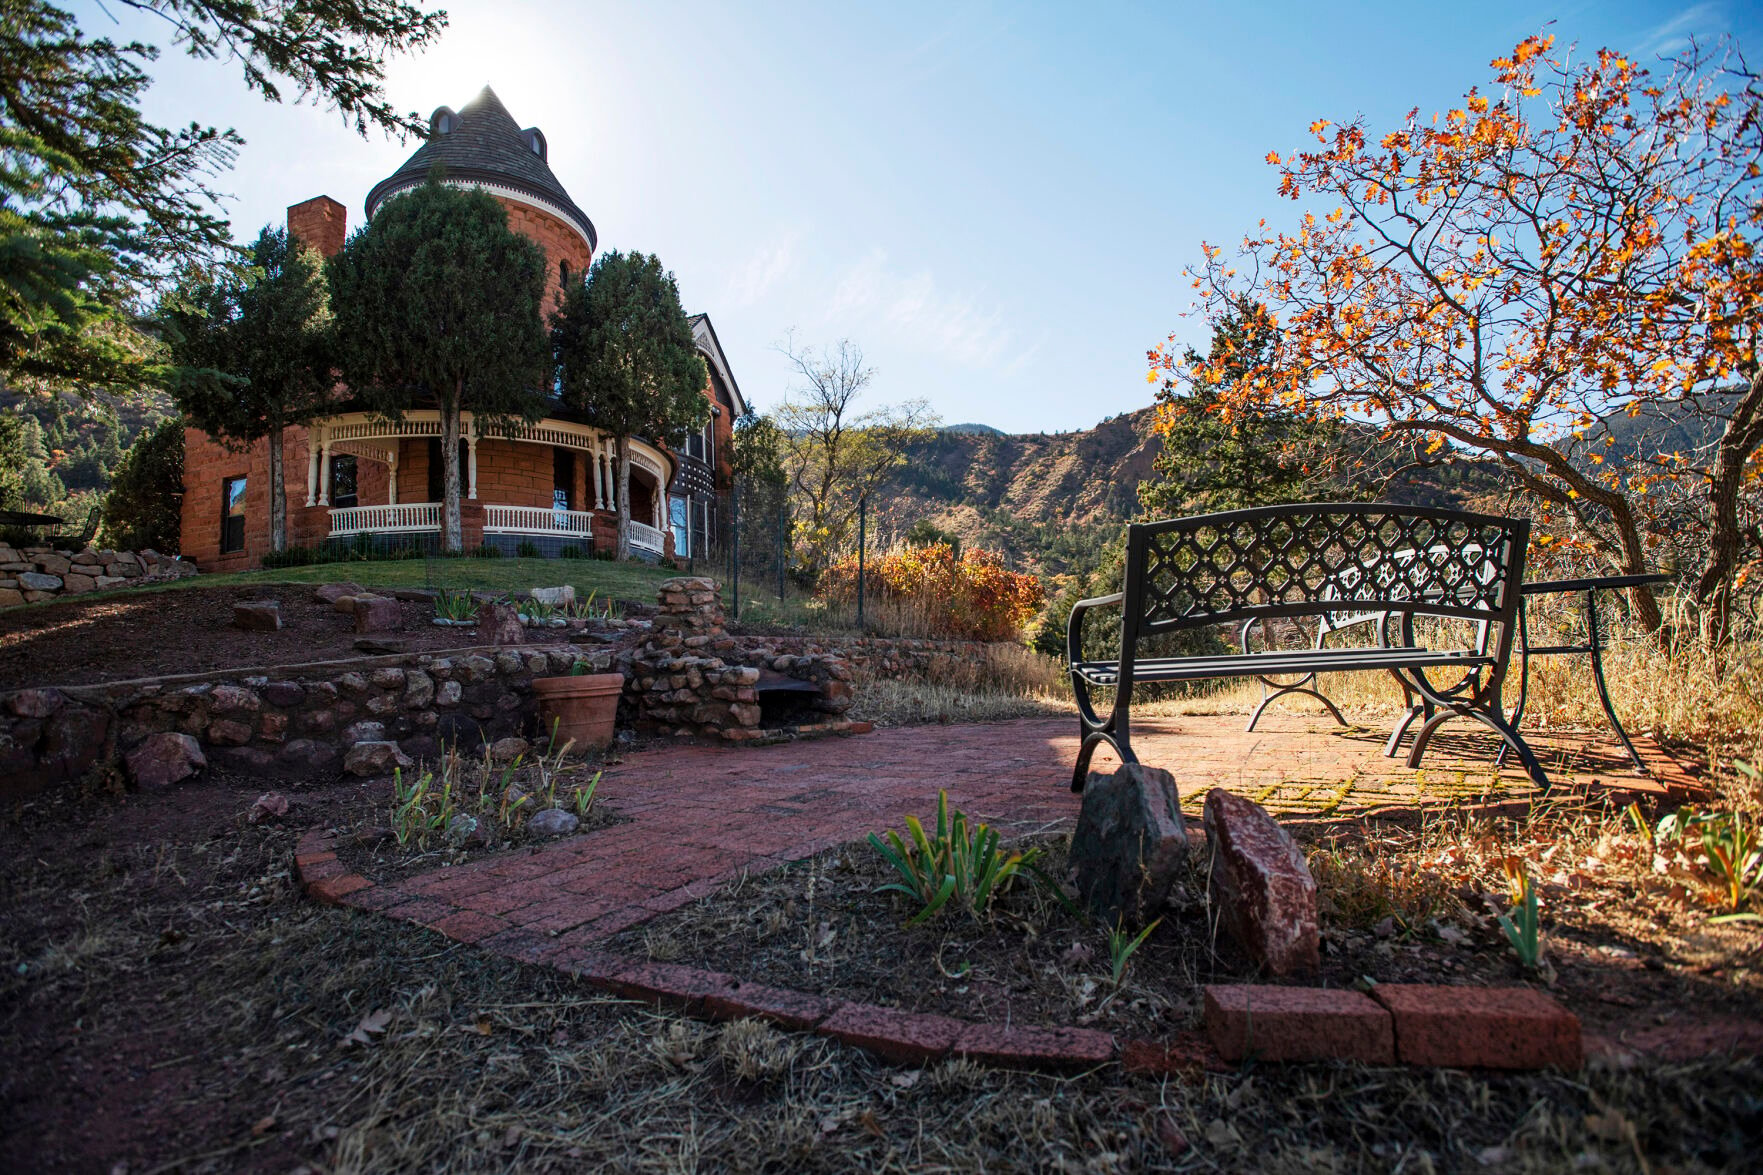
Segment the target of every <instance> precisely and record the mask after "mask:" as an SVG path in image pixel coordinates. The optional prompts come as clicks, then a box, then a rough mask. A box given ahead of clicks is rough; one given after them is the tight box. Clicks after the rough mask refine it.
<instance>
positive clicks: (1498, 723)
mask: <svg viewBox="0 0 1763 1175" xmlns="http://www.w3.org/2000/svg"><path fill="white" fill-rule="evenodd" d="M1459 716H1461V717H1464V718H1474V719H1475V720H1476V721H1478V722H1480V723H1482V724H1483V725H1485V726H1487V727H1489V728H1490V729H1492V730H1493V732H1494V733H1495V734H1497V735H1499V736H1500V738H1501V739H1502V740H1504V742H1505V744H1506V746H1508V747H1510V748H1512V750H1514V751H1516V752H1517V753H1518V761H1519V762H1520V763H1522V764H1523V765H1524V773H1525V774H1526V775H1528V776H1530V780H1531V782H1532V783H1534V784H1536V785H1537V786H1538V787H1540V788H1542V789H1543V790H1544V791H1547V790H1549V776H1548V774H1547V773H1546V772H1545V771H1544V770H1543V765H1542V763H1540V762H1538V760H1537V757H1536V752H1534V751H1532V750H1531V749H1530V744H1529V743H1527V742H1525V741H1524V737H1523V736H1522V735H1520V734H1519V733H1518V731H1516V730H1514V729H1513V727H1512V724H1511V723H1509V722H1507V721H1506V720H1505V719H1504V718H1502V717H1500V716H1499V715H1497V714H1494V713H1491V712H1490V711H1487V710H1483V709H1481V708H1479V707H1476V708H1465V709H1462V710H1458V709H1454V708H1453V709H1440V710H1439V712H1438V713H1436V714H1434V715H1433V716H1432V717H1431V718H1429V719H1427V720H1426V724H1425V725H1424V726H1422V727H1421V728H1420V730H1419V732H1418V733H1417V734H1415V736H1414V746H1413V747H1412V748H1411V749H1410V750H1409V752H1408V766H1410V767H1419V766H1420V757H1421V756H1422V755H1424V754H1425V753H1426V745H1427V744H1428V743H1430V742H1431V741H1432V736H1433V732H1434V731H1436V730H1437V729H1438V728H1439V727H1440V726H1442V725H1444V723H1445V722H1446V720H1448V719H1451V718H1456V717H1459Z"/></svg>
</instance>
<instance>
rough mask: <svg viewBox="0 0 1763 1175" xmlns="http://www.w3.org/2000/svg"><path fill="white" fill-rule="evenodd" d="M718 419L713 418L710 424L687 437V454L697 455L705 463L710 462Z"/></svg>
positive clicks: (689, 455)
mask: <svg viewBox="0 0 1763 1175" xmlns="http://www.w3.org/2000/svg"><path fill="white" fill-rule="evenodd" d="M715 428H716V420H715V418H714V417H712V418H711V421H710V423H709V424H706V425H705V426H704V427H703V428H701V429H699V430H698V431H697V432H695V433H692V434H690V435H689V436H687V437H686V456H688V457H696V458H697V459H698V460H700V461H702V462H704V463H705V464H709V463H710V448H711V444H712V441H713V438H714V437H715V435H716V434H715V431H714V430H715Z"/></svg>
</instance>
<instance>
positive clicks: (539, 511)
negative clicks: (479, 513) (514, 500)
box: [484, 503, 594, 538]
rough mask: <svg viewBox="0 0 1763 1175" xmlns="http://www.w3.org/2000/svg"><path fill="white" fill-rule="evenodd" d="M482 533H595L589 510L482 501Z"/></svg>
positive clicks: (584, 536) (582, 534)
mask: <svg viewBox="0 0 1763 1175" xmlns="http://www.w3.org/2000/svg"><path fill="white" fill-rule="evenodd" d="M484 533H485V534H568V535H579V536H581V537H583V538H587V537H589V536H591V535H592V534H593V533H594V515H593V512H592V511H589V510H547V509H545V508H544V507H543V506H491V505H489V504H488V503H486V504H485V505H484Z"/></svg>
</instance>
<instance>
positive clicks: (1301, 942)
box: [1206, 787, 1321, 975]
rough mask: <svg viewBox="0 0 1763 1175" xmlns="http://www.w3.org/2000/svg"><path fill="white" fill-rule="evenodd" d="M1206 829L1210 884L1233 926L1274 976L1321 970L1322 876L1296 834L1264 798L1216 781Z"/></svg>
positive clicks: (1235, 933) (1226, 920)
mask: <svg viewBox="0 0 1763 1175" xmlns="http://www.w3.org/2000/svg"><path fill="white" fill-rule="evenodd" d="M1206 835H1207V838H1208V839H1209V840H1210V841H1211V843H1212V873H1211V877H1210V878H1209V879H1208V882H1207V884H1208V885H1209V887H1210V889H1211V893H1212V908H1213V909H1215V910H1217V911H1219V914H1220V916H1221V919H1222V921H1223V923H1224V928H1225V930H1226V932H1227V933H1229V935H1230V936H1231V938H1233V939H1235V940H1236V942H1237V944H1238V945H1239V946H1241V947H1242V948H1243V950H1244V951H1246V952H1247V953H1248V955H1249V957H1250V958H1252V959H1254V960H1255V962H1256V963H1258V964H1259V965H1261V966H1263V967H1265V968H1267V969H1268V970H1269V971H1271V972H1273V973H1274V974H1275V975H1290V974H1292V973H1294V972H1298V971H1314V970H1315V969H1316V968H1317V966H1318V965H1319V963H1320V961H1321V959H1320V946H1321V936H1320V934H1319V933H1318V931H1317V925H1316V881H1315V879H1314V878H1312V877H1311V876H1310V869H1309V866H1307V865H1305V864H1304V854H1303V853H1301V852H1299V851H1298V846H1297V844H1296V843H1295V842H1293V840H1292V838H1291V836H1290V834H1288V833H1287V832H1286V830H1285V829H1283V828H1281V827H1280V826H1279V825H1278V823H1276V822H1275V821H1274V819H1273V817H1271V816H1269V815H1268V814H1267V811H1266V809H1264V808H1262V807H1261V805H1260V804H1257V803H1255V802H1254V801H1253V800H1246V799H1244V798H1243V797H1242V796H1238V795H1233V794H1232V793H1230V792H1228V791H1225V790H1224V789H1223V788H1221V787H1215V788H1213V789H1212V791H1211V792H1210V793H1208V794H1207V796H1206Z"/></svg>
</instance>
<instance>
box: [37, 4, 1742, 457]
mask: <svg viewBox="0 0 1763 1175" xmlns="http://www.w3.org/2000/svg"><path fill="white" fill-rule="evenodd" d="M72 7H73V8H74V10H75V11H76V12H77V13H78V15H79V17H80V20H81V24H82V27H83V28H84V29H85V30H86V31H87V32H88V33H90V34H94V35H99V34H104V35H110V36H113V37H118V38H121V37H125V36H138V37H142V38H144V39H149V40H155V39H161V30H162V26H159V25H158V24H157V23H156V22H155V21H154V20H153V19H152V18H146V17H141V16H139V15H136V14H132V13H130V12H129V11H128V10H127V9H122V8H120V6H115V5H113V6H111V10H112V11H114V12H116V14H117V16H118V17H120V18H121V23H120V24H119V23H117V22H115V21H113V20H112V19H111V17H110V16H109V15H107V13H106V12H105V11H104V10H103V9H102V8H100V7H99V6H98V5H97V4H95V3H89V2H85V0H82V2H80V3H76V4H73V5H72ZM445 7H446V8H447V9H448V11H449V13H450V14H451V17H452V23H451V27H450V28H449V30H448V31H447V33H446V34H445V36H444V37H443V39H442V41H441V43H440V44H439V45H438V46H437V47H436V48H434V49H433V50H431V51H430V52H428V53H426V54H424V55H422V56H421V57H416V58H406V59H401V60H399V61H397V62H395V63H394V64H393V65H392V67H391V70H390V74H389V84H388V90H389V93H390V96H391V98H392V100H393V101H394V102H395V103H396V104H397V105H399V106H400V107H402V108H404V109H409V110H416V111H419V112H421V113H422V114H423V115H425V116H426V115H427V114H428V112H429V111H430V110H432V109H433V108H434V107H436V106H439V105H443V104H445V105H450V106H453V107H458V106H460V105H462V104H464V103H465V102H466V101H468V100H470V98H471V97H472V96H473V95H475V94H476V93H477V91H478V90H479V88H480V87H482V86H483V85H484V84H486V83H488V84H489V85H491V86H493V87H494V88H495V90H496V92H497V93H498V94H499V95H500V96H501V98H502V100H503V102H504V103H505V104H506V105H507V107H508V109H509V110H510V112H511V113H512V114H513V115H514V117H515V118H516V119H517V120H518V121H519V122H520V123H521V125H523V126H531V125H537V126H539V127H540V128H542V129H543V130H544V132H545V135H546V138H547V140H548V142H549V147H550V161H551V166H552V168H553V170H554V171H555V172H556V173H557V176H558V178H559V179H560V180H561V181H562V182H563V184H564V186H565V187H566V188H568V190H569V192H570V194H571V195H572V196H573V197H574V198H575V201H576V203H578V204H579V205H581V207H582V208H583V209H585V210H586V211H587V213H588V215H589V216H590V217H592V218H593V221H594V224H595V227H596V228H597V229H598V230H599V234H600V243H601V248H602V249H605V248H620V249H640V250H642V251H645V252H653V253H657V254H659V255H660V257H661V258H662V260H663V261H664V262H665V263H666V264H667V265H668V266H669V267H670V268H672V269H673V270H674V272H675V274H676V276H677V277H678V279H679V285H680V291H681V294H682V295H683V297H684V300H685V303H686V307H687V309H688V310H690V311H694V312H696V311H706V312H708V313H709V314H710V316H711V318H712V320H713V321H714V322H715V323H716V326H717V331H718V334H719V336H720V337H721V339H722V341H723V344H724V346H725V347H726V348H727V350H728V351H729V353H730V359H731V362H732V365H733V367H734V371H735V377H736V379H737V380H739V382H740V384H741V388H742V391H743V392H744V393H745V394H746V396H747V398H748V400H749V402H751V403H753V404H754V405H755V406H757V407H759V408H761V409H763V408H764V407H766V406H767V405H770V404H773V403H775V402H776V401H777V399H778V398H779V397H780V396H781V395H782V394H783V393H784V392H785V391H786V389H787V388H788V386H789V372H788V369H787V365H786V363H785V361H784V360H783V358H782V356H781V355H779V354H778V353H777V351H776V349H775V348H776V346H777V345H778V344H779V343H781V342H782V341H783V340H784V339H785V338H786V336H787V335H788V333H789V332H790V331H792V330H793V331H794V334H795V338H796V340H797V342H799V343H807V344H824V343H830V342H832V341H834V340H837V339H839V338H843V337H848V338H850V339H852V340H853V341H855V342H856V343H858V344H859V345H860V346H861V347H862V348H863V349H864V351H865V353H866V355H867V357H868V359H869V361H870V363H871V364H872V365H873V366H874V368H875V370H876V378H875V383H874V386H873V391H872V393H871V398H872V402H874V403H886V402H894V401H899V400H904V399H909V398H914V397H919V398H923V399H926V400H928V401H929V402H930V403H931V406H932V407H933V408H934V409H935V410H936V411H937V412H938V413H939V414H940V415H941V416H942V418H943V419H944V421H946V422H949V423H954V422H958V421H979V422H982V423H986V424H990V425H994V426H996V427H999V428H1003V429H1006V430H1009V431H1013V432H1039V431H1042V430H1047V431H1059V430H1066V429H1074V428H1086V427H1089V426H1090V425H1093V424H1095V423H1096V422H1097V421H1098V420H1100V419H1102V418H1103V417H1105V416H1109V415H1113V414H1115V413H1119V412H1124V411H1130V410H1132V409H1134V408H1138V407H1142V406H1143V405H1145V404H1147V403H1149V401H1150V398H1151V388H1150V386H1149V385H1148V384H1147V383H1146V382H1145V370H1146V366H1145V351H1146V350H1147V349H1148V348H1149V347H1152V346H1154V345H1155V344H1157V343H1158V342H1160V341H1161V340H1162V339H1163V338H1165V337H1166V336H1167V335H1168V333H1169V332H1170V331H1171V330H1175V331H1177V332H1179V333H1181V334H1183V335H1188V336H1194V337H1198V336H1199V335H1201V334H1202V331H1201V329H1200V327H1199V326H1198V325H1197V324H1196V323H1195V322H1194V320H1192V319H1184V318H1183V317H1182V311H1183V310H1185V309H1186V308H1187V307H1188V302H1189V294H1190V291H1189V289H1188V286H1187V283H1186V282H1185V281H1184V280H1183V279H1182V277H1181V270H1182V267H1183V265H1184V264H1187V263H1188V262H1190V261H1191V260H1193V259H1194V258H1195V257H1196V256H1198V253H1199V245H1200V242H1201V241H1202V240H1211V241H1215V242H1216V241H1225V242H1229V241H1234V240H1235V239H1237V238H1238V237H1240V236H1241V235H1242V233H1243V232H1244V231H1245V230H1247V229H1249V228H1252V227H1253V226H1254V225H1255V223H1256V221H1257V220H1259V219H1260V218H1261V217H1263V216H1265V217H1268V218H1269V220H1270V222H1272V223H1275V224H1277V223H1281V222H1283V221H1284V220H1286V219H1288V218H1290V217H1292V216H1293V215H1294V214H1295V212H1296V209H1295V207H1294V205H1292V204H1291V203H1290V202H1289V201H1282V200H1280V199H1278V197H1277V196H1276V195H1275V193H1274V186H1275V183H1276V178H1275V174H1274V171H1273V169H1272V168H1270V167H1268V166H1267V165H1266V164H1265V163H1264V162H1263V159H1264V157H1265V156H1266V154H1267V152H1268V151H1270V150H1278V151H1281V152H1282V153H1283V152H1285V151H1286V150H1288V149H1289V148H1291V147H1293V146H1296V145H1299V144H1300V143H1302V142H1303V140H1304V128H1305V127H1306V126H1307V125H1308V124H1309V122H1310V121H1311V120H1312V119H1314V118H1318V117H1325V118H1329V119H1332V120H1334V121H1337V122H1340V121H1347V120H1349V119H1351V118H1352V117H1354V116H1355V115H1358V114H1363V115H1365V116H1366V117H1367V118H1368V119H1369V120H1370V123H1371V125H1372V126H1373V127H1378V126H1384V125H1388V124H1390V123H1392V122H1393V121H1395V120H1397V119H1399V118H1400V117H1401V116H1402V114H1403V113H1404V112H1405V111H1406V110H1407V109H1408V108H1409V107H1411V106H1416V105H1418V106H1420V107H1421V108H1422V110H1423V111H1430V110H1432V109H1437V108H1441V107H1443V106H1446V105H1448V104H1449V103H1451V102H1452V101H1453V99H1455V98H1456V97H1458V96H1459V95H1461V94H1462V92H1463V91H1464V90H1466V89H1467V88H1468V87H1469V86H1471V85H1475V84H1484V85H1485V83H1486V81H1487V78H1488V73H1489V71H1488V69H1487V62H1488V60H1489V59H1490V58H1492V57H1494V56H1497V55H1499V54H1501V53H1504V52H1506V51H1507V50H1509V49H1510V48H1511V47H1512V45H1513V44H1514V43H1515V42H1517V41H1518V40H1519V39H1521V38H1523V37H1524V36H1527V35H1529V34H1531V33H1534V32H1537V31H1539V29H1541V27H1542V26H1543V25H1544V23H1545V22H1547V21H1550V20H1553V21H1555V22H1556V23H1555V24H1554V26H1553V29H1552V31H1554V32H1555V33H1556V35H1557V37H1558V39H1559V40H1560V41H1565V42H1577V43H1578V44H1579V45H1580V46H1581V48H1582V49H1584V50H1590V49H1593V48H1596V47H1598V46H1602V45H1609V46H1612V47H1615V48H1618V49H1621V50H1623V51H1625V52H1630V53H1637V54H1641V55H1643V56H1650V55H1653V54H1656V53H1658V52H1661V51H1669V50H1670V49H1672V48H1673V47H1674V46H1677V45H1681V43H1682V40H1683V38H1684V37H1686V36H1688V35H1698V36H1705V35H1709V34H1715V33H1721V32H1731V33H1735V34H1736V35H1737V36H1738V37H1739V40H1740V44H1741V45H1742V46H1746V47H1748V48H1749V49H1750V51H1751V53H1752V56H1753V59H1755V58H1756V56H1757V55H1758V54H1763V37H1760V36H1759V35H1758V34H1759V32H1760V31H1763V30H1760V28H1759V25H1760V23H1763V22H1760V21H1759V16H1758V10H1757V9H1755V8H1753V7H1751V6H1749V5H1747V4H1743V3H1738V2H1727V3H1704V4H1697V5H1694V6H1684V5H1670V4H1648V3H1598V4H1593V3H1579V4H1564V5H1558V6H1555V7H1545V6H1538V5H1535V4H1507V3H1497V2H1485V3H1476V4H1442V5H1415V4H1384V5H1370V4H1365V5H1354V4H1339V3H1337V4H1328V5H1317V4H1284V3H1282V4H1267V5H1250V4H1241V3H1238V4H1228V5H1224V4H1221V5H1178V4H1153V5H1119V4H1111V5H1097V4H1069V5H1029V4H1005V3H948V2H944V3H931V4H920V3H892V4H888V5H879V4H878V5H870V6H864V7H857V6H853V5H844V4H831V5H829V4H793V3H754V4H741V5H736V4H729V3H702V4H675V3H636V2H634V0H632V2H629V3H622V4H610V3H600V2H577V3H540V2H537V0H524V2H496V3H479V2H475V0H456V2H454V3H450V4H446V5H445ZM162 48H163V49H164V54H163V56H162V58H161V60H160V62H159V63H158V64H157V65H156V66H155V76H156V78H157V83H156V85H155V87H154V89H153V91H152V93H151V95H150V98H149V102H148V110H149V113H150V114H151V115H152V116H153V117H155V118H156V119H159V120H161V121H164V122H169V123H180V122H188V121H190V120H192V119H200V120H203V121H205V122H211V123H217V124H219V125H223V126H224V125H230V126H234V127H236V128H237V129H238V130H239V131H240V132H241V133H242V134H243V135H244V136H245V138H246V140H247V145H246V147H245V149H244V150H243V152H242V153H241V155H240V158H239V162H238V166H237V168H236V170H235V171H234V172H233V174H231V175H230V176H229V177H227V178H226V180H225V182H224V183H223V185H222V186H223V187H224V188H225V189H227V190H228V191H230V192H232V193H233V194H234V195H235V199H233V200H232V201H231V202H230V204H229V205H228V207H227V212H228V214H229V215H230V216H231V218H232V221H233V223H234V225H235V226H236V230H237V233H238V235H239V236H240V237H241V238H248V237H250V236H252V235H254V234H255V232H256V230H257V229H258V228H259V227H260V226H261V225H263V224H264V223H266V222H271V221H273V222H278V223H279V222H281V221H282V220H283V219H284V217H285V209H286V206H287V205H289V204H291V203H295V202H297V201H299V200H303V199H306V198H307V197H310V196H316V195H319V194H326V195H329V196H332V197H334V198H335V199H337V200H340V201H342V202H343V204H344V205H346V206H347V207H348V209H349V217H350V224H351V227H354V226H356V225H358V224H359V223H360V219H361V207H362V200H363V198H364V197H365V196H366V194H367V190H368V189H369V188H370V187H371V186H372V185H373V184H374V183H375V182H376V181H377V180H379V179H381V178H383V177H384V176H386V175H388V174H390V173H391V172H392V171H393V170H394V169H395V168H396V167H397V166H398V164H399V163H400V162H402V161H403V159H404V158H405V157H406V156H407V155H408V154H409V153H410V152H411V151H413V150H414V149H415V144H414V143H411V144H399V143H397V142H396V141H392V140H388V139H386V138H384V137H383V136H378V135H376V136H374V137H373V138H371V139H369V140H365V141H364V140H362V139H361V138H359V137H357V136H356V135H354V134H353V133H351V132H350V131H349V130H348V129H347V128H346V127H345V126H344V125H342V123H341V121H340V120H339V118H338V117H337V116H336V115H335V114H332V113H330V112H327V111H324V110H322V109H318V108H315V107H312V106H309V105H308V106H296V105H284V106H270V105H268V104H265V103H263V102H261V101H259V100H257V99H256V98H254V97H252V96H250V95H248V94H247V93H246V91H245V89H244V86H243V85H242V83H240V82H239V80H238V70H237V68H236V66H232V65H228V64H224V63H214V62H194V61H191V60H189V59H188V58H186V57H184V56H183V55H181V54H180V53H177V52H176V51H174V50H173V49H172V48H171V47H170V46H168V45H164V44H163V43H162Z"/></svg>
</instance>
